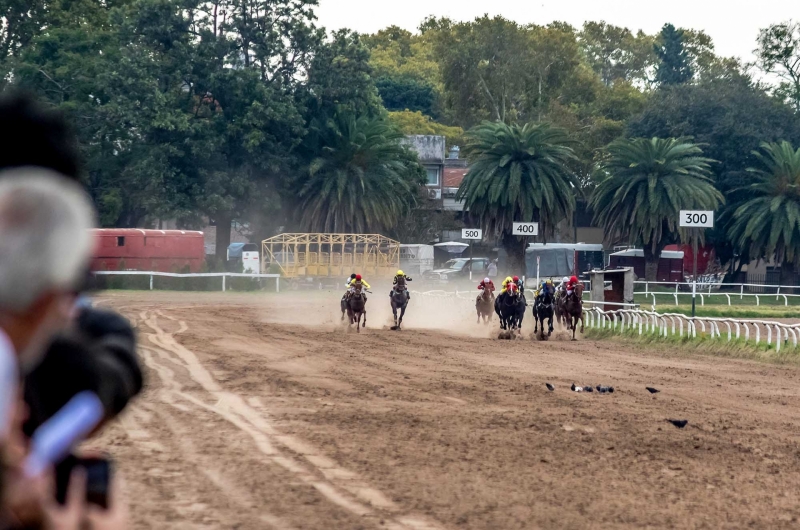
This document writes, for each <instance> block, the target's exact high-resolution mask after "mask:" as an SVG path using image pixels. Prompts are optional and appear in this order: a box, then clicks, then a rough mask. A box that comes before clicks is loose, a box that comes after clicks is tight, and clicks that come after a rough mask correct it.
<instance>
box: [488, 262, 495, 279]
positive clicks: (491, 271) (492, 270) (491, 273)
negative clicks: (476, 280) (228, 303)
mask: <svg viewBox="0 0 800 530" xmlns="http://www.w3.org/2000/svg"><path fill="white" fill-rule="evenodd" d="M487 274H488V276H489V278H491V279H492V280H494V279H495V278H497V258H495V259H493V260H492V261H491V262H490V263H489V271H488V273H487Z"/></svg>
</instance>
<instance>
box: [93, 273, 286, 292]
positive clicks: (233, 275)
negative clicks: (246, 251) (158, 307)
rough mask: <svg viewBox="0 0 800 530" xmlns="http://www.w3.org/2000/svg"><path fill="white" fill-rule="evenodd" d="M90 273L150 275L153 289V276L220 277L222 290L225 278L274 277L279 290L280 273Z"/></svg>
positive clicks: (276, 287) (151, 288)
mask: <svg viewBox="0 0 800 530" xmlns="http://www.w3.org/2000/svg"><path fill="white" fill-rule="evenodd" d="M92 274H94V275H96V276H149V277H150V290H151V291H152V290H153V278H154V277H155V276H162V277H166V278H222V291H223V292H225V290H226V281H225V279H226V278H253V279H258V278H275V291H276V292H280V291H281V275H280V274H243V273H236V272H198V273H189V274H178V273H174V272H157V271H93V272H92Z"/></svg>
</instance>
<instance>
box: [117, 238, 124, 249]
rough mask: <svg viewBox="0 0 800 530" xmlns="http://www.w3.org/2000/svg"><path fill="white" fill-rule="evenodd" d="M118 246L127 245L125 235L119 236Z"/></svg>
mask: <svg viewBox="0 0 800 530" xmlns="http://www.w3.org/2000/svg"><path fill="white" fill-rule="evenodd" d="M117 246H118V247H124V246H125V236H118V237H117Z"/></svg>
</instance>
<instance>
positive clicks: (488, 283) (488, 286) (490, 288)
mask: <svg viewBox="0 0 800 530" xmlns="http://www.w3.org/2000/svg"><path fill="white" fill-rule="evenodd" d="M478 290H479V291H486V292H488V293H490V294H491V296H492V298H494V282H493V281H492V280H491V278H488V277H487V278H484V279H483V281H482V282H481V283H479V284H478Z"/></svg>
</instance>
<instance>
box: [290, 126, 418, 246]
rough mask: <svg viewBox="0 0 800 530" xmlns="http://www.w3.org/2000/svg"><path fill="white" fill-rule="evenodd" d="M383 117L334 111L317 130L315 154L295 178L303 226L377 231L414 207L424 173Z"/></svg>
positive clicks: (338, 229) (322, 229) (307, 227)
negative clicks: (300, 203)
mask: <svg viewBox="0 0 800 530" xmlns="http://www.w3.org/2000/svg"><path fill="white" fill-rule="evenodd" d="M402 138H403V135H402V134H401V133H400V132H399V131H397V129H395V128H394V126H392V125H391V124H390V123H389V122H388V121H387V120H386V119H385V118H383V117H380V116H379V117H369V116H366V115H364V116H361V117H356V116H355V115H354V114H353V113H350V112H340V113H338V114H337V115H336V116H335V117H334V118H333V119H331V120H329V121H328V123H327V124H326V127H325V128H324V129H323V130H322V131H321V135H320V136H319V143H318V144H317V146H316V150H315V151H316V153H317V156H316V157H315V158H314V159H313V160H312V161H311V163H310V164H309V166H308V168H307V169H306V174H305V175H304V176H303V177H302V178H301V179H300V180H299V181H298V184H297V187H298V195H299V197H300V199H301V200H302V205H301V209H300V210H299V212H300V214H299V216H300V222H301V225H302V226H303V228H304V229H306V230H310V231H318V232H373V233H374V232H382V231H386V230H388V229H390V228H391V227H393V226H394V225H395V224H396V223H397V222H398V221H399V220H400V219H401V218H402V217H403V216H404V215H405V214H406V213H408V212H409V210H410V209H411V207H412V206H414V204H415V201H416V198H417V189H418V188H419V186H420V185H422V184H423V183H424V172H423V171H422V168H421V166H420V165H419V161H418V160H417V157H416V155H415V154H414V153H412V152H411V151H409V149H408V148H407V147H405V146H403V145H402V144H401V143H400V140H401V139H402Z"/></svg>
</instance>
